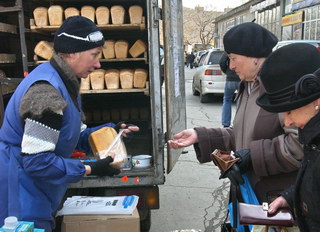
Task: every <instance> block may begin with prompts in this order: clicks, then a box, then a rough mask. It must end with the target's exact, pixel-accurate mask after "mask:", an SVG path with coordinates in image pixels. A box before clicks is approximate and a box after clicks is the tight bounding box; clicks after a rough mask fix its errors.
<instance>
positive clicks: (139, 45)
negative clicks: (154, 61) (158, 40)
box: [129, 39, 147, 58]
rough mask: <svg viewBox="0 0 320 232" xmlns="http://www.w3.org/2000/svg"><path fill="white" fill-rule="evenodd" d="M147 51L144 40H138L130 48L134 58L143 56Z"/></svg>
mask: <svg viewBox="0 0 320 232" xmlns="http://www.w3.org/2000/svg"><path fill="white" fill-rule="evenodd" d="M146 50H147V45H146V44H145V42H143V41H142V40H140V39H138V40H137V41H136V42H135V43H134V44H133V45H132V46H131V48H130V50H129V53H130V55H131V56H132V57H133V58H136V57H138V56H140V55H141V54H143V53H144V52H145V51H146Z"/></svg>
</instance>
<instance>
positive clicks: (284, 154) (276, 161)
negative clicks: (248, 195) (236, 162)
mask: <svg viewBox="0 0 320 232" xmlns="http://www.w3.org/2000/svg"><path fill="white" fill-rule="evenodd" d="M262 91H264V89H263V87H261V86H260V83H259V81H258V80H256V81H255V82H254V84H253V86H252V89H251V94H250V95H249V94H248V85H247V83H245V82H243V83H241V85H240V91H239V93H240V95H239V98H238V105H237V112H236V115H235V118H234V123H233V125H234V126H233V128H214V129H207V128H203V127H200V128H195V130H196V131H197V133H198V138H199V143H197V144H195V145H194V147H195V151H196V154H197V158H198V160H199V161H200V162H201V163H203V162H209V161H210V153H211V152H212V151H213V150H214V149H221V150H225V151H229V150H233V151H237V150H240V149H250V150H251V158H252V163H253V171H252V172H250V173H248V177H249V179H250V182H251V184H252V187H253V188H254V190H255V192H256V194H257V196H258V198H259V200H260V201H265V200H269V201H270V200H271V199H272V198H274V197H275V196H277V194H278V192H279V191H281V190H283V189H284V188H286V187H288V186H290V185H291V184H293V183H294V180H295V177H296V174H297V170H298V168H299V166H300V161H301V159H302V157H303V152H302V145H301V144H300V143H299V142H298V130H297V129H296V128H284V127H283V117H282V114H275V113H269V112H267V111H265V110H263V109H262V108H260V107H259V106H258V105H257V104H256V99H257V97H258V96H259V95H260V93H261V92H262Z"/></svg>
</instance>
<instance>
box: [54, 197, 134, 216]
mask: <svg viewBox="0 0 320 232" xmlns="http://www.w3.org/2000/svg"><path fill="white" fill-rule="evenodd" d="M138 201H139V197H138V196H136V195H131V196H120V197H119V196H115V197H88V196H73V197H69V198H67V200H66V201H65V202H64V203H63V208H62V209H61V210H60V211H59V212H58V213H57V216H61V215H72V214H132V213H133V211H134V210H135V209H136V207H137V204H138Z"/></svg>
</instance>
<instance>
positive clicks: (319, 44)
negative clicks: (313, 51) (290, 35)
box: [272, 40, 320, 51]
mask: <svg viewBox="0 0 320 232" xmlns="http://www.w3.org/2000/svg"><path fill="white" fill-rule="evenodd" d="M292 43H308V44H311V45H313V46H315V47H316V48H317V49H318V50H319V51H320V40H283V41H279V42H278V43H277V45H276V46H274V48H273V49H272V50H273V51H274V50H277V49H278V48H281V47H283V46H286V45H288V44H292Z"/></svg>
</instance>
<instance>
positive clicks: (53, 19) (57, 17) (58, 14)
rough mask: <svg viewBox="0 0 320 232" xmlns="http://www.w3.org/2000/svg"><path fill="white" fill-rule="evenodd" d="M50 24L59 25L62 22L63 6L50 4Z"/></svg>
mask: <svg viewBox="0 0 320 232" xmlns="http://www.w3.org/2000/svg"><path fill="white" fill-rule="evenodd" d="M48 15H49V23H50V26H60V25H61V24H62V22H63V8H62V6H59V5H52V6H50V7H49V9H48Z"/></svg>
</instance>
